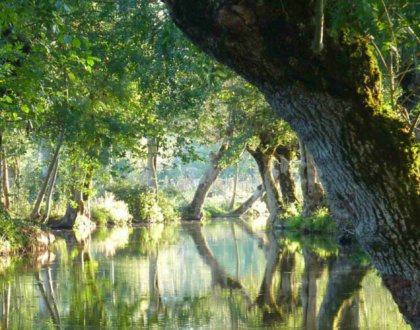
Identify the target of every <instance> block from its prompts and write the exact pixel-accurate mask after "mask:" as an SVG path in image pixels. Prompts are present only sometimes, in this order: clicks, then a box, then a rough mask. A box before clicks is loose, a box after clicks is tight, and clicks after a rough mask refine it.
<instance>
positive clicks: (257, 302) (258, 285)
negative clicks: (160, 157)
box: [0, 220, 409, 330]
mask: <svg viewBox="0 0 420 330" xmlns="http://www.w3.org/2000/svg"><path fill="white" fill-rule="evenodd" d="M60 236H61V239H59V240H58V241H57V244H56V245H55V246H54V251H52V252H50V253H47V254H46V255H43V256H41V257H38V258H34V259H31V260H29V261H28V260H26V261H25V260H21V261H17V262H12V263H11V265H10V266H8V267H5V269H6V270H4V271H3V274H2V275H1V276H0V296H1V301H2V303H1V304H0V306H1V313H0V316H1V325H2V329H65V328H66V329H86V328H89V329H139V328H162V329H163V328H165V329H167V328H168V329H186V328H193V329H201V328H203V329H204V328H206V329H208V328H213V329H226V328H229V329H230V328H231V329H268V328H273V327H280V328H282V329H308V330H309V329H409V327H408V326H407V325H405V322H404V321H403V319H402V316H401V315H400V314H399V313H398V309H397V307H396V305H395V303H394V302H393V301H392V297H391V296H390V294H389V292H388V291H387V290H386V289H385V288H384V287H383V285H382V282H381V279H380V277H379V276H378V275H377V274H376V273H375V272H374V271H373V270H372V267H371V266H370V264H369V262H368V260H367V258H366V257H365V256H364V254H363V253H361V252H360V251H359V250H357V249H353V250H347V251H344V250H339V249H338V248H337V246H336V245H335V244H334V242H333V241H332V240H319V239H318V240H312V239H299V238H296V237H285V236H282V235H281V234H278V233H265V232H264V231H262V230H260V229H255V228H253V226H252V224H250V223H247V222H244V221H242V220H238V221H236V222H234V223H232V222H213V223H209V224H206V225H202V224H185V225H181V226H164V225H155V226H150V227H142V228H138V229H131V228H114V229H100V230H96V231H94V232H92V233H90V232H84V233H80V232H79V233H73V232H61V233H60Z"/></svg>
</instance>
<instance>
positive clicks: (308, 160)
mask: <svg viewBox="0 0 420 330" xmlns="http://www.w3.org/2000/svg"><path fill="white" fill-rule="evenodd" d="M299 146H300V185H301V187H302V197H303V205H302V216H303V217H304V218H307V217H309V216H310V215H311V214H312V213H314V212H315V211H316V210H317V209H318V208H320V207H321V205H322V200H323V199H324V190H323V189H322V186H321V184H320V183H319V182H317V177H318V175H317V170H316V167H315V163H314V160H313V158H312V156H311V155H310V154H309V152H308V150H307V149H306V147H305V145H304V144H303V143H302V142H299Z"/></svg>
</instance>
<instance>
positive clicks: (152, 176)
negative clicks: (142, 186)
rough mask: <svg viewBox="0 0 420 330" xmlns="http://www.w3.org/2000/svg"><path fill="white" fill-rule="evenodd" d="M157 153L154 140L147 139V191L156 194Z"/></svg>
mask: <svg viewBox="0 0 420 330" xmlns="http://www.w3.org/2000/svg"><path fill="white" fill-rule="evenodd" d="M157 153H158V145H157V140H156V138H153V137H150V138H148V139H147V186H148V187H149V190H151V191H154V192H155V193H156V195H157V193H158V181H157Z"/></svg>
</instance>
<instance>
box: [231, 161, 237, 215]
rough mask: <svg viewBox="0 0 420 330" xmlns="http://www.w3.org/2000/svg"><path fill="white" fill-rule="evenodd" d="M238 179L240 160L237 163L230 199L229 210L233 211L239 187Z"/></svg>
mask: <svg viewBox="0 0 420 330" xmlns="http://www.w3.org/2000/svg"><path fill="white" fill-rule="evenodd" d="M238 180H239V162H236V164H235V183H234V185H233V194H232V200H231V201H230V206H229V211H232V210H233V208H234V207H235V200H236V190H237V189H238Z"/></svg>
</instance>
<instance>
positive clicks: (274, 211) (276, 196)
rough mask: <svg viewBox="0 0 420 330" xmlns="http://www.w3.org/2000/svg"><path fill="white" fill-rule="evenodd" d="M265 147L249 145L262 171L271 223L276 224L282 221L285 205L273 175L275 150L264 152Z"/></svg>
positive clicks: (250, 151)
mask: <svg viewBox="0 0 420 330" xmlns="http://www.w3.org/2000/svg"><path fill="white" fill-rule="evenodd" d="M264 149H265V148H264V146H263V145H260V146H259V147H258V148H257V150H252V149H251V148H249V147H247V150H248V152H249V153H250V154H251V156H252V157H253V158H254V159H255V161H256V163H257V165H258V170H259V172H260V175H261V178H262V181H263V186H264V190H265V193H266V196H267V206H268V210H269V212H270V219H269V223H270V224H271V225H274V224H276V223H280V215H281V214H282V213H283V212H284V207H283V204H282V202H281V197H280V191H279V190H278V188H277V185H276V182H275V181H274V178H273V175H272V160H273V153H272V152H274V150H272V152H270V150H268V149H267V150H266V151H265V152H262V151H261V150H264Z"/></svg>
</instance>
